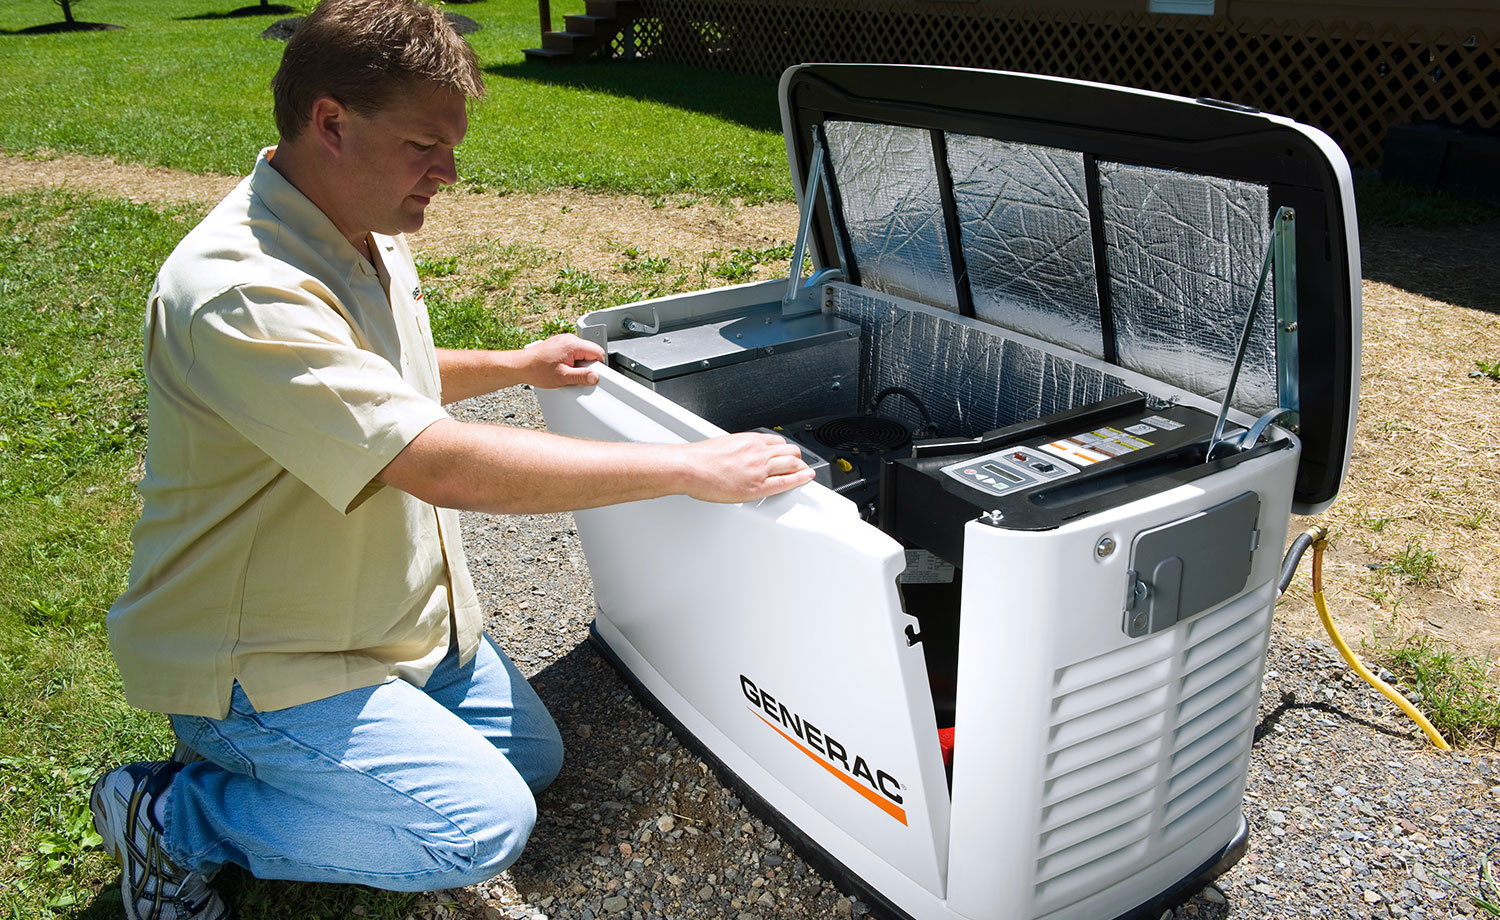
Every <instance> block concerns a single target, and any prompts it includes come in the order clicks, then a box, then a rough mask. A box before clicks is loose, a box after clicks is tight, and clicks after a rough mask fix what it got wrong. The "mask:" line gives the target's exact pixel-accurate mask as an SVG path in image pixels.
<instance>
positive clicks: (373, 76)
mask: <svg viewBox="0 0 1500 920" xmlns="http://www.w3.org/2000/svg"><path fill="white" fill-rule="evenodd" d="M422 84H430V85H434V86H439V87H444V88H447V89H453V90H457V91H459V92H461V93H463V94H464V95H465V96H468V97H469V98H471V99H472V98H478V97H479V96H482V95H484V77H483V76H482V75H481V73H480V69H479V58H478V56H477V55H475V54H474V49H473V48H470V47H469V43H468V42H466V41H464V40H463V38H461V37H460V36H459V34H458V33H457V32H456V31H454V29H453V27H452V26H451V25H449V23H448V20H447V19H445V18H444V17H443V14H442V12H441V11H440V10H438V8H437V7H435V6H432V5H430V4H427V3H423V2H420V0H323V2H322V3H319V4H318V6H317V9H314V10H313V11H312V12H311V13H310V14H308V16H307V18H306V19H304V20H302V22H301V23H300V24H299V25H298V26H297V31H296V32H294V33H292V37H291V40H290V41H288V42H287V43H286V52H285V53H284V54H282V56H281V67H280V68H278V69H277V71H276V76H274V77H272V78H271V94H272V96H273V97H274V99H275V114H276V129H277V130H278V131H279V132H280V133H281V138H282V140H292V139H293V138H295V137H296V136H297V135H298V134H301V133H302V129H303V128H304V127H306V125H307V122H308V119H310V118H311V117H312V104H313V101H314V100H316V99H317V98H318V97H319V96H324V95H327V96H332V97H333V98H334V99H337V100H338V101H339V102H341V103H343V104H344V105H345V106H347V107H348V108H350V109H351V110H353V111H355V112H357V113H359V114H360V115H364V116H370V115H374V114H375V113H376V112H378V111H379V110H380V109H381V108H382V107H383V106H385V105H386V104H387V103H388V102H389V101H390V99H391V97H392V96H393V95H395V94H396V93H398V92H402V91H405V90H407V89H410V88H413V87H416V86H419V85H422Z"/></svg>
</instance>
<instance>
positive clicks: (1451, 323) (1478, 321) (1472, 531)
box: [0, 155, 1500, 659]
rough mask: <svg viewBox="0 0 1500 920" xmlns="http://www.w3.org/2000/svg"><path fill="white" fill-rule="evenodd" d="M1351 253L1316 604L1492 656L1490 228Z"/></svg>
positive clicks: (526, 215)
mask: <svg viewBox="0 0 1500 920" xmlns="http://www.w3.org/2000/svg"><path fill="white" fill-rule="evenodd" d="M237 181H238V178H237V177H230V176H203V175H194V174H189V173H183V172H178V171H175V170H168V169H160V168H153V167H143V166H132V165H125V164H117V163H114V162H111V161H109V160H102V159H96V158H90V157H81V156H74V155H60V156H56V157H51V158H32V157H17V156H0V194H4V193H9V192H15V191H19V190H23V189H35V188H66V189H72V190H77V191H84V192H91V193H97V194H106V195H114V196H120V197H125V198H129V199H131V200H133V201H138V202H144V203H152V204H169V203H181V202H196V203H200V204H208V203H212V202H214V201H216V200H218V199H219V198H220V197H222V196H223V195H224V194H225V193H226V192H228V191H229V189H231V188H232V187H233V186H234V184H235V183H236V182H237ZM796 220H797V211H796V208H795V207H794V206H793V205H790V204H784V203H783V204H764V205H756V206H743V205H737V204H720V203H715V202H708V201H702V200H699V201H692V200H670V199H669V200H665V201H663V200H650V199H645V198H641V197H636V196H622V195H602V194H596V193H589V192H581V191H555V192H547V193H542V194H508V195H494V194H487V193H473V192H465V191H448V192H445V193H444V194H443V195H442V196H441V197H440V199H439V200H438V201H437V202H435V203H434V205H433V207H432V209H431V211H430V216H429V219H428V223H427V226H426V227H424V228H423V229H422V231H421V233H419V234H415V235H414V237H413V243H414V245H415V247H416V248H417V249H418V250H419V251H421V252H423V253H426V254H428V255H429V256H440V255H445V254H456V253H459V252H464V253H467V254H472V253H474V252H476V251H480V250H482V249H483V248H484V247H487V246H519V247H526V248H528V249H530V250H532V251H534V252H536V253H537V257H538V259H540V261H541V262H542V265H541V266H539V268H538V270H539V271H541V272H544V273H545V272H552V273H555V272H556V271H557V270H558V269H559V268H562V267H571V268H575V269H580V270H585V271H592V272H599V273H602V274H605V275H610V274H611V273H614V274H618V272H619V269H620V265H621V262H622V258H624V257H623V256H622V251H624V250H625V249H627V248H628V249H632V250H637V251H639V252H642V253H650V254H652V255H653V256H665V257H669V258H671V259H673V260H674V261H676V262H677V263H679V264H681V265H693V264H697V263H698V262H699V261H701V260H702V259H704V258H707V257H709V256H712V255H716V254H722V253H725V252H730V251H734V250H744V249H763V248H767V247H771V246H775V245H779V244H782V243H785V242H786V241H787V240H790V239H792V238H793V237H794V236H795V234H796ZM1363 250H1364V254H1365V260H1364V268H1365V279H1366V280H1365V283H1364V351H1363V370H1362V374H1361V397H1360V412H1359V424H1358V429H1357V431H1356V435H1355V443H1354V455H1353V460H1352V463H1351V467H1350V470H1349V476H1348V479H1347V481H1346V483H1345V487H1344V491H1343V493H1342V495H1341V497H1340V499H1339V502H1338V504H1336V505H1335V506H1334V507H1333V508H1332V509H1330V510H1329V511H1328V512H1327V513H1325V514H1323V515H1320V516H1319V518H1318V519H1317V520H1316V521H1313V520H1307V521H1303V520H1297V521H1294V522H1293V526H1294V527H1295V528H1297V529H1299V530H1300V529H1301V528H1302V527H1305V526H1308V525H1309V524H1311V523H1322V524H1323V525H1324V526H1327V527H1329V528H1330V529H1331V530H1332V531H1333V533H1334V540H1333V545H1332V547H1331V549H1330V552H1329V554H1328V558H1327V564H1326V571H1325V580H1326V587H1327V595H1328V601H1329V606H1330V607H1331V608H1332V612H1333V614H1334V617H1335V619H1336V620H1337V621H1338V623H1339V625H1340V628H1341V629H1344V630H1345V631H1346V633H1347V635H1348V638H1349V639H1350V641H1351V643H1353V644H1354V645H1355V646H1356V648H1357V647H1358V645H1359V641H1360V640H1361V639H1368V638H1370V637H1371V636H1374V635H1380V636H1384V637H1391V636H1394V635H1400V634H1409V633H1417V634H1427V635H1432V636H1436V637H1439V638H1441V639H1443V640H1444V641H1445V642H1448V643H1450V644H1452V645H1454V646H1456V647H1457V648H1459V649H1461V650H1464V651H1466V652H1468V653H1471V654H1476V655H1480V656H1484V655H1488V656H1490V657H1491V658H1494V659H1500V447H1497V444H1496V439H1495V436H1494V434H1493V432H1492V431H1491V428H1492V424H1493V421H1494V419H1495V418H1496V417H1497V415H1500V382H1496V381H1494V380H1491V379H1489V378H1487V377H1483V376H1480V377H1475V376H1471V373H1472V372H1473V371H1475V370H1476V367H1475V362H1476V361H1485V362H1495V361H1500V312H1495V311H1496V310H1497V300H1496V298H1497V295H1496V293H1495V292H1496V290H1500V278H1497V277H1496V276H1497V274H1500V261H1497V260H1496V259H1495V258H1494V253H1495V252H1497V251H1500V227H1494V226H1491V227H1460V228H1455V229H1452V230H1422V231H1406V230H1398V229H1371V230H1367V231H1366V233H1365V234H1364V245H1363ZM1490 279H1495V280H1496V284H1494V285H1490V284H1488V283H1487V282H1488V281H1489V280H1490ZM716 283H722V282H719V281H716V280H714V279H708V280H707V282H706V284H705V285H704V286H708V285H711V284H716ZM1306 571H1307V566H1306V565H1304V567H1303V572H1302V574H1299V575H1298V577H1297V579H1296V581H1294V582H1293V587H1292V589H1291V591H1290V592H1289V593H1288V595H1287V598H1286V600H1285V601H1284V602H1283V604H1282V606H1281V607H1280V608H1279V610H1278V616H1280V617H1281V618H1282V620H1283V622H1285V623H1286V624H1287V625H1288V626H1289V627H1291V628H1292V629H1293V631H1295V632H1298V633H1303V634H1312V633H1315V632H1320V631H1321V627H1320V626H1319V625H1318V621H1317V615H1316V613H1315V611H1314V610H1313V608H1312V603H1311V600H1310V598H1309V597H1308V590H1307V589H1308V578H1307V575H1306V574H1305V573H1306Z"/></svg>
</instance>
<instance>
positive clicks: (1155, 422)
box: [942, 413, 1187, 495]
mask: <svg viewBox="0 0 1500 920" xmlns="http://www.w3.org/2000/svg"><path fill="white" fill-rule="evenodd" d="M1186 427H1187V424H1186V423H1185V422H1183V421H1181V420H1179V419H1174V418H1168V417H1167V416H1166V415H1163V414H1160V413H1152V414H1150V415H1147V416H1143V417H1141V418H1139V419H1131V420H1130V421H1129V422H1126V423H1121V427H1114V426H1111V425H1105V426H1101V427H1098V428H1093V429H1090V430H1088V431H1080V432H1077V433H1074V434H1070V435H1067V436H1066V437H1061V438H1057V439H1055V440H1052V441H1046V442H1042V443H1037V444H1034V445H1030V446H1026V445H1023V446H1021V447H1008V448H1005V449H1003V450H997V451H993V452H991V453H987V454H980V455H979V456H976V457H969V458H967V459H964V460H960V461H958V462H956V463H950V464H949V465H947V466H945V467H943V468H942V472H943V473H945V474H946V475H948V476H952V477H953V478H954V479H957V480H958V481H959V482H962V483H964V484H965V485H967V486H970V487H972V488H976V489H979V490H981V491H984V492H988V493H990V494H992V495H1007V494H1009V493H1011V492H1015V491H1018V490H1021V489H1027V488H1030V487H1031V486H1034V485H1038V484H1040V483H1043V482H1050V481H1051V480H1054V479H1061V478H1062V477H1064V476H1071V475H1072V474H1074V473H1077V472H1079V470H1081V469H1086V468H1088V467H1091V466H1093V465H1094V464H1096V463H1102V462H1104V461H1106V460H1111V459H1120V458H1128V457H1129V456H1130V455H1131V454H1134V453H1135V452H1136V451H1141V450H1146V449H1147V448H1152V447H1157V446H1159V445H1161V444H1163V443H1166V442H1168V441H1171V442H1174V443H1177V442H1180V441H1181V438H1180V437H1178V436H1175V435H1173V434H1172V432H1175V431H1178V430H1180V429H1182V428H1186Z"/></svg>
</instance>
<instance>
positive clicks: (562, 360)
mask: <svg viewBox="0 0 1500 920" xmlns="http://www.w3.org/2000/svg"><path fill="white" fill-rule="evenodd" d="M437 359H438V376H439V377H441V378H442V381H443V402H444V403H445V404H446V403H451V402H457V401H458V400H460V399H468V398H469V397H470V396H478V395H479V394H481V393H490V392H493V391H495V390H500V389H504V388H505V387H509V386H515V385H516V384H518V383H529V384H531V385H532V386H535V387H541V388H542V389H544V390H550V389H553V388H554V387H566V386H593V385H594V384H596V383H598V382H599V374H598V372H596V371H592V370H589V369H588V368H587V367H580V366H579V365H588V364H592V363H594V362H595V361H603V360H604V349H602V348H600V347H599V346H597V345H595V344H594V343H593V342H588V341H585V340H583V339H580V338H579V337H578V336H576V335H572V334H569V333H564V334H562V335H554V336H552V337H551V338H549V339H543V340H542V341H540V342H533V343H531V344H530V345H528V346H526V347H525V348H517V349H515V350H513V351H483V350H467V349H461V348H439V349H438V350H437Z"/></svg>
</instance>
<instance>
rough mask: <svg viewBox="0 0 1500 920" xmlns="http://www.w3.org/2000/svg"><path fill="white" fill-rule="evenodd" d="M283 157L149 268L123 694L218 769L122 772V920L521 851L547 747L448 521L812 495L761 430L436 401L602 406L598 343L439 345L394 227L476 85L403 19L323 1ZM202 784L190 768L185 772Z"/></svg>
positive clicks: (118, 643)
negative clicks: (153, 278) (579, 395)
mask: <svg viewBox="0 0 1500 920" xmlns="http://www.w3.org/2000/svg"><path fill="white" fill-rule="evenodd" d="M272 90H273V95H274V97H275V111H276V123H277V128H278V131H279V133H280V142H279V143H278V145H277V146H276V147H275V148H272V149H268V150H267V151H264V152H263V153H262V155H261V157H260V159H259V161H258V162H257V163H256V166H255V169H254V172H253V173H252V174H251V175H250V176H249V177H248V178H247V179H246V180H245V181H244V182H242V183H241V184H240V186H239V187H238V188H237V189H236V190H235V191H234V192H232V193H231V194H230V195H229V196H228V197H227V198H226V199H225V200H224V201H223V202H221V203H220V204H219V206H218V207H217V208H215V209H214V211H213V212H212V213H211V214H209V215H208V217H206V218H205V219H204V221H203V222H202V224H200V225H199V226H198V227H197V228H195V229H194V230H193V231H192V232H191V233H190V234H188V236H187V237H186V238H185V239H184V240H183V241H182V243H181V244H180V245H179V246H178V248H177V250H176V251H175V252H174V253H173V254H172V256H171V257H170V258H169V259H168V260H167V262H166V264H165V265H164V266H163V267H162V271H161V274H160V276H159V277H158V279H157V284H156V287H155V289H154V290H153V292H152V295H151V299H150V303H149V306H148V311H147V318H146V330H145V349H146V351H145V355H146V357H145V361H146V376H147V384H148V391H149V405H150V416H149V422H150V439H149V444H148V448H147V458H146V475H145V477H144V479H143V480H142V482H141V486H140V491H141V494H142V497H143V500H144V508H143V511H142V515H141V520H140V522H139V523H138V525H137V526H136V529H135V531H134V534H133V539H134V542H135V557H134V559H133V561H132V564H131V572H130V585H129V588H128V590H127V591H126V593H125V594H124V595H123V596H122V597H121V598H120V599H119V601H117V602H116V604H115V606H114V607H113V608H112V609H111V611H110V616H109V627H110V643H111V648H112V650H113V651H114V654H115V657H116V660H117V661H118V663H119V667H120V673H121V675H122V677H123V679H124V683H125V692H126V696H127V698H128V699H129V700H130V701H131V702H132V703H134V704H135V705H138V706H141V707H143V708H147V709H153V710H157V711H160V712H165V713H169V714H171V720H172V725H173V729H174V730H175V732H176V733H177V736H178V738H179V739H181V741H182V743H183V744H184V745H186V746H187V747H188V748H191V749H192V751H195V752H196V753H197V754H198V755H201V757H202V758H203V759H202V760H196V759H195V758H191V757H182V758H179V759H178V760H177V761H174V762H169V763H149V764H128V765H125V766H123V767H119V768H117V769H115V770H113V771H111V772H109V773H108V774H106V775H105V776H104V777H103V778H101V779H100V780H99V782H98V783H97V784H96V785H95V788H94V792H93V795H92V796H91V799H90V805H91V807H92V809H93V812H94V822H95V827H96V828H97V829H98V830H99V833H100V834H101V836H103V837H104V841H105V847H106V848H107V849H108V850H109V851H110V852H111V853H112V854H114V855H115V856H116V857H117V858H118V859H120V861H121V862H122V864H123V867H124V873H123V880H122V883H121V887H122V891H123V894H124V898H125V909H126V913H127V915H128V916H130V917H131V918H151V920H181V918H189V917H193V918H208V920H216V918H220V917H223V916H226V914H227V911H226V909H225V906H224V904H223V903H222V901H221V900H220V899H219V896H218V895H217V894H216V893H215V892H214V891H213V889H212V888H211V887H209V885H208V879H209V878H210V877H211V875H212V873H213V872H214V871H216V870H217V869H218V868H219V867H220V866H222V865H224V864H227V863H234V864H237V865H240V866H243V867H245V868H246V869H248V870H249V871H250V872H252V873H253V874H255V875H256V876H259V877H268V878H283V879H297V880H307V881H328V882H359V883H363V884H367V885H374V886H377V887H383V888H390V889H398V890H426V889H434V888H446V887H451V886H455V885H464V884H472V883H475V882H478V881H481V880H483V879H486V878H489V877H491V876H493V875H495V874H496V873H498V872H500V871H501V870H503V869H504V868H505V867H506V866H508V865H509V864H510V863H511V862H512V861H513V860H514V859H515V858H516V857H517V855H519V853H520V851H521V848H522V846H523V845H524V844H525V842H526V839H527V836H528V834H529V833H530V831H531V828H532V825H533V823H534V821H535V814H536V813H535V808H536V806H535V802H534V798H533V796H534V795H535V793H536V792H537V791H539V790H540V789H542V788H543V787H545V786H546V785H547V784H548V783H549V782H551V780H552V779H553V778H554V777H555V776H556V775H557V772H558V770H559V769H560V766H561V757H562V747H561V741H560V738H559V735H558V732H557V729H556V727H555V726H554V725H553V723H552V720H551V718H550V717H549V716H548V714H547V712H546V710H545V709H544V708H543V706H542V704H541V702H540V700H539V699H538V698H537V697H536V694H535V693H534V692H533V691H532V690H531V688H530V687H529V686H528V685H527V684H526V682H525V680H524V679H523V678H522V677H521V675H520V673H519V672H518V671H517V670H516V669H515V667H514V666H513V665H512V664H511V663H510V661H509V660H508V659H507V658H506V657H505V656H504V654H502V653H501V652H500V651H499V649H497V648H496V647H495V645H494V643H493V642H491V641H490V640H489V639H488V638H487V637H485V636H484V635H483V632H482V630H481V628H480V626H481V624H480V610H479V606H478V603H477V599H476V597H475V594H474V589H473V586H472V584H471V583H470V580H469V575H468V571H467V568H466V566H465V562H464V555H463V546H462V543H461V540H460V537H459V532H458V521H457V513H456V511H454V510H452V509H459V508H464V509H478V510H484V511H489V512H545V511H560V510H568V509H576V508H585V507H591V506H596V505H600V504H606V503H611V502H621V501H631V500H636V499H645V498H651V497H655V496H661V495H666V494H674V493H675V494H686V495H689V496H692V497H695V498H699V499H703V500H707V501H725V502H738V501H747V500H752V499H756V498H760V497H763V496H766V495H771V494H774V493H776V492H780V491H783V490H786V489H790V488H793V487H796V486H798V485H801V484H802V483H805V482H807V481H809V480H810V479H811V478H812V473H811V471H810V470H808V469H807V468H806V466H805V465H804V464H803V463H802V462H801V460H800V458H799V456H798V454H797V451H796V449H795V448H794V447H791V446H789V445H787V444H785V443H784V442H782V441H781V440H779V439H777V438H773V437H768V436H763V435H751V434H746V435H732V436H727V437H723V438H716V439H711V440H708V441H704V442H700V443H696V444H691V445H677V446H658V445H634V444H607V443H599V442H588V441H577V440H572V439H566V438H561V437H557V436H554V435H549V434H546V433H543V432H536V431H530V430H522V429H511V428H502V427H490V426H483V425H474V424H464V423H460V422H457V421H455V420H453V419H451V418H449V417H448V416H447V415H446V413H445V412H444V411H443V409H442V408H441V403H446V402H452V401H454V400H458V399H463V398H465V397H468V396H472V395H475V394H478V393H483V392H488V391H491V390H494V389H497V388H499V387H503V386H509V385H512V384H517V383H529V384H532V385H534V386H540V387H554V386H569V385H589V384H593V383H595V382H596V381H597V374H596V373H595V372H593V371H592V370H589V369H588V367H587V366H586V365H587V364H588V363H590V362H594V361H598V360H601V359H602V358H603V354H602V352H601V351H600V349H598V348H597V347H595V346H594V345H592V344H590V343H587V342H584V341H583V340H581V339H578V338H576V337H574V336H557V337H553V338H550V339H547V340H546V341H543V342H540V343H537V344H535V345H533V346H531V347H529V348H525V349H521V350H519V351H513V352H494V351H474V352H461V351H438V350H435V349H434V348H433V345H432V339H431V334H430V332H429V330H428V326H427V316H426V311H425V308H424V307H423V306H422V303H421V291H420V287H419V286H418V283H417V277H416V271H415V268H414V266H413V264H412V260H411V256H410V254H409V252H408V250H407V246H406V243H405V241H404V238H403V237H402V235H401V234H403V233H406V232H410V231H414V230H416V229H418V228H419V227H421V225H422V221H423V216H424V213H425V210H426V207H427V205H428V203H429V202H430V201H431V198H432V196H433V195H434V194H435V193H436V192H437V190H438V188H439V187H440V186H441V185H444V184H447V183H452V182H454V181H455V180H456V179H457V174H456V172H455V168H454V159H453V150H454V147H455V146H457V144H458V143H459V142H460V141H461V140H462V138H463V136H464V133H465V131H466V129H467V126H468V120H467V112H466V104H467V101H468V99H469V98H473V97H477V96H479V95H480V94H481V93H482V92H483V84H482V81H481V77H480V72H479V68H478V64H477V61H476V59H475V56H474V54H473V52H472V51H471V50H470V49H469V47H468V45H467V44H465V43H464V42H463V40H462V39H460V38H458V37H457V36H456V35H455V34H454V33H453V31H452V30H451V29H450V28H449V27H448V26H447V24H446V22H445V21H444V20H443V19H442V17H441V14H440V13H438V12H437V11H436V10H435V9H434V8H433V7H431V6H427V5H425V4H423V3H420V2H418V0H325V2H324V3H323V4H322V5H320V6H319V7H318V8H317V9H316V10H314V11H313V13H312V14H311V15H309V16H308V17H307V19H306V20H304V22H303V23H302V25H301V26H300V28H299V29H298V31H297V33H296V35H295V36H294V37H293V38H292V40H291V41H290V42H289V43H288V45H287V48H286V52H285V56H284V58H283V60H282V64H281V68H280V69H279V71H278V72H277V74H276V77H275V78H274V79H273V81H272ZM187 760H192V761H193V762H188V763H184V762H180V761H187Z"/></svg>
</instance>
